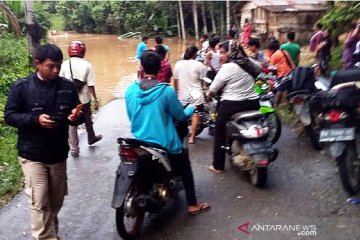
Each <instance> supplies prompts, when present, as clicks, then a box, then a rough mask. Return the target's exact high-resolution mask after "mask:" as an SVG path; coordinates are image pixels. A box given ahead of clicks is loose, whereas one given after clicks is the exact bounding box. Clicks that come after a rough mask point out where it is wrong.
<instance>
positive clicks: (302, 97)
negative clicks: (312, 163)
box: [275, 65, 325, 150]
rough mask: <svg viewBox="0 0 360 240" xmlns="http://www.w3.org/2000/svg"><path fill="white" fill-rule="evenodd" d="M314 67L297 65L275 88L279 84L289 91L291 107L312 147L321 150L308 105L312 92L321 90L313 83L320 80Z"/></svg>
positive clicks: (315, 126) (315, 122)
mask: <svg viewBox="0 0 360 240" xmlns="http://www.w3.org/2000/svg"><path fill="white" fill-rule="evenodd" d="M315 68H316V66H315V65H314V66H312V67H298V68H297V69H295V70H294V72H292V73H290V74H288V75H287V76H285V77H284V78H283V79H282V81H281V82H280V83H277V84H275V88H278V87H281V85H285V86H286V87H285V88H286V89H288V92H289V94H288V99H289V103H290V106H291V109H292V110H293V111H294V112H295V114H296V116H297V118H298V119H299V121H300V122H301V124H302V126H303V128H304V132H305V134H306V135H307V136H309V137H310V140H311V144H312V146H313V148H314V149H315V150H321V144H320V142H319V134H320V132H319V130H320V129H319V127H318V120H317V119H316V115H315V114H314V113H313V112H311V111H310V106H309V101H310V99H311V96H312V95H313V93H314V92H316V91H319V90H321V89H317V87H318V86H319V85H320V84H319V85H318V84H315V83H316V82H319V81H320V80H317V79H316V78H315V77H314V69H315ZM294 75H296V76H297V77H296V79H294V78H295V76H294ZM323 84H325V83H323Z"/></svg>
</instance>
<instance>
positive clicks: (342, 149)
mask: <svg viewBox="0 0 360 240" xmlns="http://www.w3.org/2000/svg"><path fill="white" fill-rule="evenodd" d="M353 73H354V74H355V75H357V76H355V78H354V79H356V78H357V79H358V81H359V80H360V71H358V72H357V73H356V72H353ZM337 77H339V76H337ZM340 77H341V74H340ZM334 78H335V77H334ZM333 80H336V79H333ZM358 83H359V82H358ZM358 83H356V82H348V83H340V84H336V85H335V86H333V87H332V88H331V89H330V90H329V91H328V92H320V93H318V94H317V95H315V96H314V97H313V98H312V100H311V108H312V109H313V111H317V112H319V113H320V114H319V118H320V119H321V120H322V122H321V124H322V129H321V131H320V137H319V140H320V142H322V143H326V144H328V145H329V147H330V154H331V156H332V157H333V158H334V159H335V160H336V162H337V165H338V168H339V173H340V178H341V181H342V185H343V187H344V189H345V190H346V191H347V192H348V193H349V194H350V195H354V194H356V193H358V192H359V191H360V114H359V109H358V107H359V104H360V86H359V85H358Z"/></svg>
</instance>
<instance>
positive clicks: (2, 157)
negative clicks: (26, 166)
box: [0, 97, 22, 205]
mask: <svg viewBox="0 0 360 240" xmlns="http://www.w3.org/2000/svg"><path fill="white" fill-rule="evenodd" d="M4 103H5V97H0V109H1V112H0V115H3V113H2V110H3V109H4ZM2 119H3V117H2V116H1V120H2ZM2 124H3V123H1V122H0V205H1V203H2V202H3V200H4V196H6V197H9V196H12V195H14V194H15V193H16V192H17V191H18V189H19V187H20V185H21V181H20V180H21V177H22V171H21V167H20V164H19V163H18V161H17V150H16V138H17V134H16V130H15V129H14V128H10V127H8V126H4V125H2Z"/></svg>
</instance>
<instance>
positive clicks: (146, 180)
mask: <svg viewBox="0 0 360 240" xmlns="http://www.w3.org/2000/svg"><path fill="white" fill-rule="evenodd" d="M199 94H200V93H199V92H193V93H190V95H191V97H192V98H194V99H196V98H199V97H200V95H199ZM182 103H183V105H184V107H185V106H186V105H188V104H189V102H188V101H184V102H182ZM176 128H177V132H178V134H179V137H180V138H181V139H182V141H183V145H184V148H186V145H187V141H185V139H186V140H187V137H186V136H187V135H188V124H187V122H186V121H185V122H177V123H176ZM117 141H118V144H119V156H120V160H121V162H120V165H119V166H118V169H117V171H116V178H115V186H114V193H113V199H112V204H111V206H112V207H113V208H115V209H116V228H117V231H118V233H119V235H120V236H121V237H122V238H123V239H137V238H138V237H139V235H140V232H141V228H142V225H143V221H144V218H145V214H146V212H149V213H158V212H159V211H160V210H161V209H163V207H164V206H165V205H166V204H167V203H169V202H170V201H171V200H172V199H174V197H175V196H176V194H177V192H178V191H179V190H181V189H182V183H181V180H180V179H179V178H178V177H175V176H174V175H173V172H172V169H171V165H170V160H169V158H168V153H167V151H166V149H164V148H163V147H162V146H160V145H158V144H154V143H148V142H144V141H140V140H136V139H131V138H118V140H117Z"/></svg>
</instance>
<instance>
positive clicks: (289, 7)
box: [259, 4, 326, 12]
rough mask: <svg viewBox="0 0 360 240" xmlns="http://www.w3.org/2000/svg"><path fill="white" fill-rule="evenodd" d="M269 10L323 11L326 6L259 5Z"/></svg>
mask: <svg viewBox="0 0 360 240" xmlns="http://www.w3.org/2000/svg"><path fill="white" fill-rule="evenodd" d="M259 7H261V8H264V9H266V10H268V11H270V12H299V11H306V12H308V11H325V10H326V7H324V6H322V5H316V4H307V5H305V4H304V5H272V6H259Z"/></svg>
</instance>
